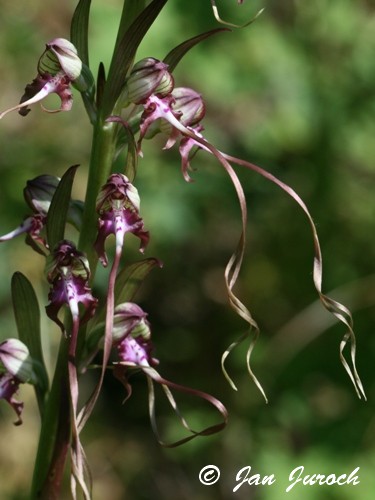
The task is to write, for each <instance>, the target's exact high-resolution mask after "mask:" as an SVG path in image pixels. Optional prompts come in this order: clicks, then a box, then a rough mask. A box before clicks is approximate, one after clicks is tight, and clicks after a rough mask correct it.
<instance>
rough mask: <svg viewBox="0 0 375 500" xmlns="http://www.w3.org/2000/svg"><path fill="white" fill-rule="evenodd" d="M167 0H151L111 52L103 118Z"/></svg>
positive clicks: (106, 114)
mask: <svg viewBox="0 0 375 500" xmlns="http://www.w3.org/2000/svg"><path fill="white" fill-rule="evenodd" d="M166 3H167V0H153V1H152V2H151V3H150V4H149V5H148V6H147V7H146V8H145V9H144V10H143V11H142V12H141V14H140V15H139V16H138V17H137V18H136V19H135V20H134V22H133V23H132V24H131V25H130V26H129V28H128V29H127V30H126V32H125V33H124V35H123V36H122V38H121V39H120V40H119V42H118V44H117V46H116V48H115V51H114V53H113V57H112V61H111V66H110V69H109V73H108V79H107V84H106V88H105V91H104V96H103V118H107V116H109V115H110V114H112V112H113V110H114V107H115V104H116V101H117V99H118V98H119V96H120V94H121V90H122V87H123V85H124V83H125V80H126V76H127V74H128V71H129V69H130V67H131V66H132V64H133V60H134V57H135V54H136V52H137V49H138V46H139V44H140V43H141V41H142V39H143V37H144V36H145V34H146V33H147V31H148V30H149V28H150V26H151V25H152V23H153V22H154V21H155V19H156V18H157V17H158V15H159V13H160V11H161V9H162V8H163V7H164V5H165V4H166Z"/></svg>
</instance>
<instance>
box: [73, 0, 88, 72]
mask: <svg viewBox="0 0 375 500" xmlns="http://www.w3.org/2000/svg"><path fill="white" fill-rule="evenodd" d="M90 6H91V0H80V1H79V2H78V5H77V8H76V10H75V11H74V14H73V17H72V22H71V25H70V40H71V42H72V44H73V45H74V46H75V47H76V49H77V50H78V55H79V57H80V59H81V61H82V62H83V63H84V64H86V66H89V48H88V31H89V15H90Z"/></svg>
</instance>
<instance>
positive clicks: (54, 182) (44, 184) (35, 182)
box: [23, 174, 60, 215]
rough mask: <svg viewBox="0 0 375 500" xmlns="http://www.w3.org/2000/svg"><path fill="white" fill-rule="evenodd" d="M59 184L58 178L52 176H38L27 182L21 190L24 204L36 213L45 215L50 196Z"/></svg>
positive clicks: (49, 203)
mask: <svg viewBox="0 0 375 500" xmlns="http://www.w3.org/2000/svg"><path fill="white" fill-rule="evenodd" d="M59 182H60V178H59V177H55V176H53V175H47V174H46V175H39V176H38V177H35V179H31V180H30V181H27V183H26V187H25V189H24V190H23V195H24V198H25V200H26V203H27V204H28V205H29V207H30V208H31V210H32V211H33V212H36V213H42V214H44V215H47V213H48V210H49V207H50V205H51V200H52V196H53V195H54V193H55V191H56V188H57V186H58V184H59Z"/></svg>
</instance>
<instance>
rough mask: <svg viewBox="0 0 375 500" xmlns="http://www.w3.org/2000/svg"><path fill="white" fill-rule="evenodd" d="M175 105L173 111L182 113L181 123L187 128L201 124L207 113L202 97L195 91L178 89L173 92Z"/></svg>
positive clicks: (185, 88) (183, 88)
mask: <svg viewBox="0 0 375 500" xmlns="http://www.w3.org/2000/svg"><path fill="white" fill-rule="evenodd" d="M172 96H173V98H174V103H173V104H172V110H173V111H174V112H175V113H181V118H180V122H181V123H182V124H183V125H186V126H189V127H190V126H192V125H196V124H197V123H199V122H200V121H201V120H202V119H203V118H204V115H205V113H206V107H205V105H204V102H203V99H202V96H201V95H200V94H198V92H196V91H195V90H193V89H189V88H187V87H178V88H175V89H174V90H173V91H172Z"/></svg>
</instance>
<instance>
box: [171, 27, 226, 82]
mask: <svg viewBox="0 0 375 500" xmlns="http://www.w3.org/2000/svg"><path fill="white" fill-rule="evenodd" d="M223 31H232V30H230V29H229V28H216V29H214V30H210V31H206V32H205V33H202V34H201V35H197V36H194V37H193V38H189V40H186V41H185V42H182V43H180V45H177V47H175V48H174V49H172V50H171V51H170V52H168V54H167V55H166V56H165V58H164V62H165V63H166V64H168V66H169V68H168V69H169V71H170V72H172V71H173V70H174V69H175V67H176V66H177V64H178V63H179V62H180V60H181V59H182V58H183V57H184V55H185V54H186V53H187V52H188V51H189V50H190V49H191V48H192V47H194V46H195V45H197V44H198V43H200V42H201V41H202V40H205V39H206V38H209V37H210V36H212V35H216V33H221V32H223Z"/></svg>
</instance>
